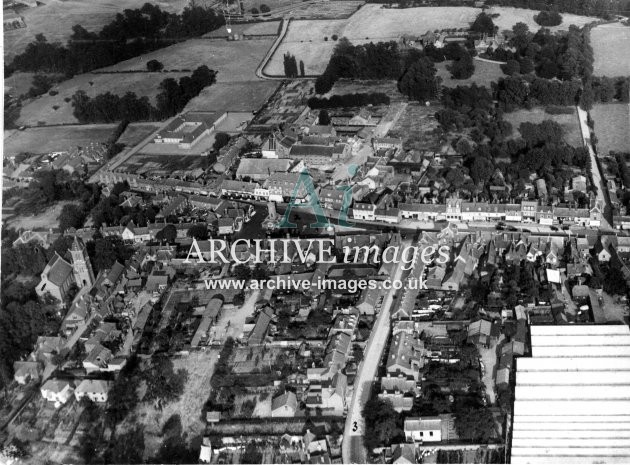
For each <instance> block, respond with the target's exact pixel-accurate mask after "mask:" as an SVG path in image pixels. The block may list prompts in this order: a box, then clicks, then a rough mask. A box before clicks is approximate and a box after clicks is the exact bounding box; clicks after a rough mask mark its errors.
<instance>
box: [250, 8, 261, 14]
mask: <svg viewBox="0 0 630 465" xmlns="http://www.w3.org/2000/svg"><path fill="white" fill-rule="evenodd" d="M249 11H251V13H252V14H253V15H254V16H258V15H259V14H260V12H259V11H258V8H252V9H251V10H249Z"/></svg>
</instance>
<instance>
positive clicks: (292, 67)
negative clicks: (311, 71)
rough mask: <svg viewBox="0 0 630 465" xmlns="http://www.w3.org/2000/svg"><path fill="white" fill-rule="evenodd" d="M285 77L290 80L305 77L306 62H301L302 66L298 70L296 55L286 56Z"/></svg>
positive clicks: (284, 62) (288, 54)
mask: <svg viewBox="0 0 630 465" xmlns="http://www.w3.org/2000/svg"><path fill="white" fill-rule="evenodd" d="M283 64H284V75H285V76H286V77H290V78H296V77H298V76H304V62H303V61H302V60H300V66H299V70H298V62H297V59H296V58H295V56H294V55H291V54H290V53H289V52H287V53H285V54H284V59H283Z"/></svg>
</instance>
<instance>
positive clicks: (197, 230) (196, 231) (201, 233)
mask: <svg viewBox="0 0 630 465" xmlns="http://www.w3.org/2000/svg"><path fill="white" fill-rule="evenodd" d="M186 235H187V236H188V237H194V238H195V239H197V240H198V241H204V240H206V239H208V226H207V225H206V223H197V224H194V225H193V226H191V227H190V228H189V229H188V231H187V232H186Z"/></svg>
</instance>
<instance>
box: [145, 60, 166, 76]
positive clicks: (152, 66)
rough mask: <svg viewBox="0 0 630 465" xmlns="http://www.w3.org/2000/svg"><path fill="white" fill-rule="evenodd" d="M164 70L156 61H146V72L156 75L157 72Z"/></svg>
mask: <svg viewBox="0 0 630 465" xmlns="http://www.w3.org/2000/svg"><path fill="white" fill-rule="evenodd" d="M163 69H164V65H163V64H162V63H161V62H159V61H157V60H149V61H147V70H148V71H150V72H152V73H157V72H158V71H162V70H163Z"/></svg>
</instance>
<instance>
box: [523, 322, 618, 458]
mask: <svg viewBox="0 0 630 465" xmlns="http://www.w3.org/2000/svg"><path fill="white" fill-rule="evenodd" d="M531 346H532V357H531V358H527V357H525V358H519V359H518V362H517V371H516V391H515V397H514V422H513V433H512V461H511V463H515V464H520V463H536V464H540V463H627V462H630V328H628V326H626V325H602V326H596V325H579V326H578V325H566V326H532V327H531Z"/></svg>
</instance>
